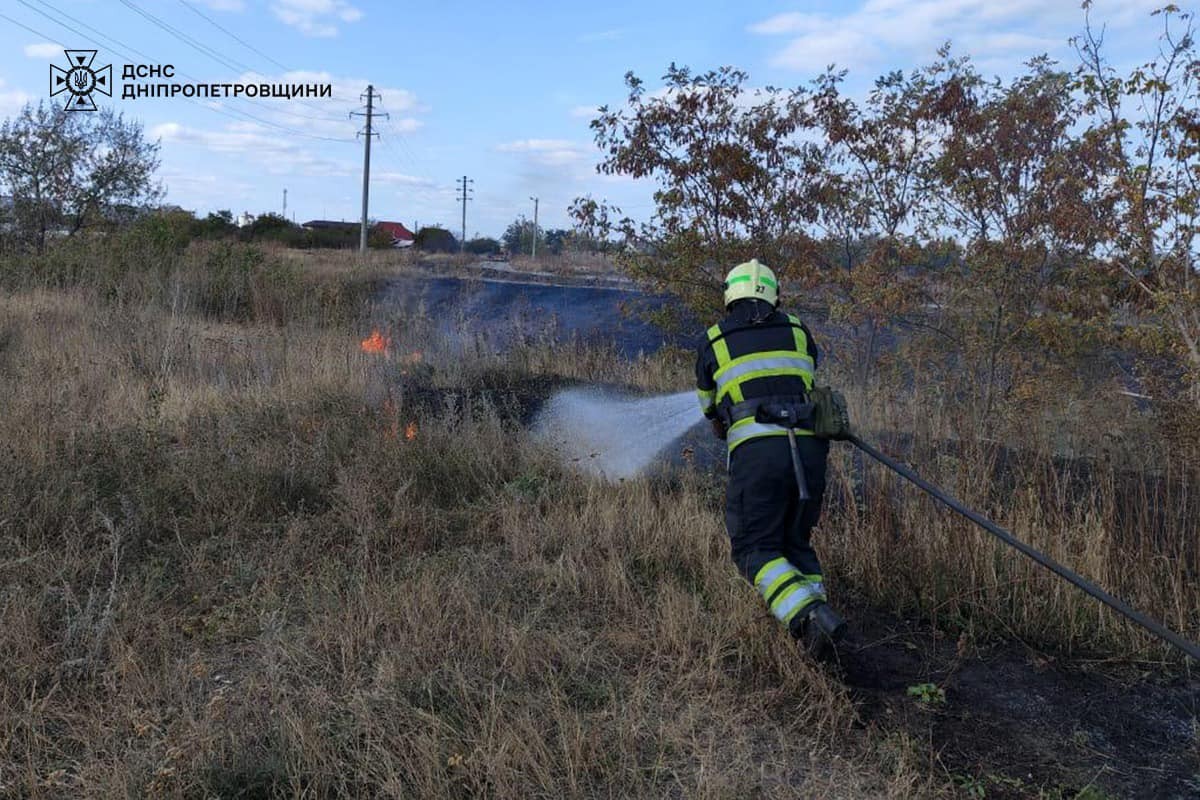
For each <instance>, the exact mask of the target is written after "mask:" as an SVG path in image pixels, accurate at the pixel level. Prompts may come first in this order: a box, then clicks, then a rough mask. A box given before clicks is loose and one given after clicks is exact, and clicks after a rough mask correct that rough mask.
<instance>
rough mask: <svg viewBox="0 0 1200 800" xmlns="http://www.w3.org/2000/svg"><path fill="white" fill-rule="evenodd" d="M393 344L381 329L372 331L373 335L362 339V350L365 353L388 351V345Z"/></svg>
mask: <svg viewBox="0 0 1200 800" xmlns="http://www.w3.org/2000/svg"><path fill="white" fill-rule="evenodd" d="M391 344H392V340H391V339H389V338H388V337H386V336H384V335H383V334H382V333H380V332H379V329H378V328H376V329H375V330H373V331H371V335H370V336H368V337H367V338H366V339H363V340H362V345H360V346H361V347H362V351H363V352H364V353H386V352H387V349H388V347H390V346H391Z"/></svg>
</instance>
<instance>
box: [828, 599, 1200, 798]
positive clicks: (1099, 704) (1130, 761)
mask: <svg viewBox="0 0 1200 800" xmlns="http://www.w3.org/2000/svg"><path fill="white" fill-rule="evenodd" d="M848 611H849V616H850V617H851V620H852V630H853V633H852V634H851V636H850V637H849V638H848V640H847V641H846V642H845V643H844V644H843V645H842V646H841V647H840V648H839V651H838V656H837V659H836V663H835V664H833V665H831V669H832V671H833V672H834V674H835V675H837V676H838V677H839V678H840V679H841V680H842V681H843V682H844V683H845V684H846V686H847V687H849V690H850V692H851V696H852V697H853V698H854V699H855V701H856V703H857V705H858V710H859V716H860V719H861V720H862V722H863V724H864V725H867V726H874V727H876V728H878V729H880V730H881V731H883V732H891V731H903V732H905V733H907V734H909V735H910V736H911V737H913V738H914V739H915V740H916V741H920V742H926V743H928V745H929V747H930V748H931V750H932V752H933V753H935V754H936V758H937V760H938V762H940V764H941V766H942V767H943V768H944V769H945V770H946V771H947V772H948V773H949V774H950V775H951V776H953V777H955V778H956V779H957V780H958V781H959V782H960V783H962V784H963V785H965V786H972V785H974V786H978V787H980V788H981V789H982V790H983V791H985V792H986V796H987V797H1029V796H1038V792H1039V790H1041V791H1043V792H1045V793H1046V794H1047V795H1048V796H1056V795H1055V794H1054V793H1055V792H1057V793H1058V795H1057V796H1064V797H1075V796H1077V795H1078V794H1079V793H1080V792H1084V791H1085V790H1088V789H1090V790H1092V791H1095V790H1097V789H1098V790H1100V791H1101V792H1102V793H1097V794H1094V795H1088V794H1083V795H1082V796H1084V797H1088V796H1097V797H1131V798H1181V799H1182V798H1196V797H1200V729H1198V728H1197V718H1198V715H1200V677H1198V676H1196V675H1193V676H1191V677H1187V676H1180V675H1175V676H1164V675H1161V674H1156V673H1155V672H1153V671H1151V672H1149V673H1143V674H1137V673H1134V672H1133V671H1132V670H1131V669H1130V668H1129V667H1123V668H1122V667H1115V668H1114V667H1111V666H1110V667H1109V668H1107V669H1105V670H1101V669H1100V668H1090V669H1089V668H1087V667H1086V666H1085V665H1081V664H1078V663H1076V664H1070V663H1062V662H1059V661H1056V660H1055V659H1054V658H1052V657H1050V656H1047V655H1045V654H1042V653H1037V652H1034V651H1031V650H1028V649H1025V648H1023V647H1020V646H1017V645H1014V644H1011V643H1004V644H998V645H995V646H992V647H989V648H987V649H985V650H983V651H981V652H966V653H960V652H959V650H960V647H959V643H958V642H956V641H955V640H954V639H953V638H952V637H949V636H946V635H944V634H941V633H940V632H938V631H936V630H934V629H932V628H929V627H928V626H925V625H922V624H919V623H916V622H913V621H911V620H905V619H901V618H898V617H896V616H894V615H891V614H888V613H887V612H884V611H881V610H879V609H871V608H862V607H860V608H853V609H849V610H848ZM970 650H971V651H973V650H974V648H970ZM922 684H935V685H936V686H938V687H940V688H941V689H942V690H944V692H945V702H944V703H937V702H934V703H929V702H923V701H922V700H921V699H919V698H918V697H916V696H913V695H910V694H909V691H908V689H909V687H913V686H920V685H922Z"/></svg>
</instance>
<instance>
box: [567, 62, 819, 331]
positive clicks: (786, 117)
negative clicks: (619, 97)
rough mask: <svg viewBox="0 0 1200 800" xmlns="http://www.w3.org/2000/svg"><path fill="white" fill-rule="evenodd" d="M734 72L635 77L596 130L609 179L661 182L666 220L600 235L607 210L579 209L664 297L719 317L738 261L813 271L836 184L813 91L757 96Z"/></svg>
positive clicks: (660, 214)
mask: <svg viewBox="0 0 1200 800" xmlns="http://www.w3.org/2000/svg"><path fill="white" fill-rule="evenodd" d="M747 80H748V75H747V74H746V73H745V72H742V71H740V70H736V69H733V68H731V67H723V68H721V69H717V70H712V71H709V72H704V73H698V74H694V73H692V72H691V70H689V69H688V68H686V67H677V66H675V65H674V64H672V65H671V66H670V68H669V69H668V70H667V74H666V75H665V76H664V81H665V84H666V86H665V88H664V89H663V90H662V91H657V92H653V93H648V92H647V91H646V87H645V84H644V83H643V81H642V80H641V79H640V78H638V77H637V76H635V75H634V74H633V73H632V72H631V73H627V74H626V76H625V84H626V87H627V88H628V90H629V95H628V99H627V102H626V103H625V105H624V106H623V107H621V108H619V109H609V108H608V107H602V108H601V109H600V114H599V116H598V117H597V118H596V119H595V120H593V121H592V124H591V127H592V131H593V132H594V135H595V141H596V144H597V146H598V147H599V148H600V150H601V151H602V152H603V153H605V157H604V160H603V161H602V162H601V163H600V164H599V166H598V168H597V169H598V170H599V171H600V172H601V173H603V174H610V175H618V174H619V175H626V176H629V177H633V178H644V179H648V180H650V181H653V182H654V183H655V184H656V185H657V189H656V191H655V193H654V201H655V208H656V210H655V214H654V216H653V218H652V220H651V221H650V222H649V223H646V224H644V225H637V224H635V223H634V222H633V221H632V220H630V219H629V218H623V219H620V220H616V221H612V222H609V223H608V224H607V226H600V227H607V230H604V231H600V230H597V220H598V218H600V217H601V216H602V212H603V210H604V209H603V207H602V205H601V204H597V203H595V202H594V201H587V200H584V201H582V202H576V203H575V205H574V206H573V207H572V210H573V213H574V214H575V216H576V222H577V224H578V226H579V227H580V228H581V229H583V230H587V231H590V232H592V233H594V234H597V235H599V238H607V234H609V233H610V232H612V231H614V230H615V231H616V232H617V233H618V234H619V236H620V237H621V238H624V240H625V242H626V247H625V248H624V249H623V250H622V251H621V253H620V254H619V255H618V263H620V264H621V265H622V266H624V267H625V268H626V269H627V270H628V271H630V272H631V273H633V274H634V275H635V276H636V277H639V278H642V279H644V280H646V281H648V282H650V283H651V284H652V285H654V286H655V287H656V288H660V289H666V290H669V291H672V292H673V293H675V294H677V295H678V296H680V297H681V298H682V299H683V300H684V301H685V302H686V303H687V304H688V305H690V306H691V307H693V308H696V309H704V310H710V309H711V308H712V306H713V302H714V301H713V298H714V297H719V293H717V292H714V291H713V289H714V288H716V287H718V286H719V285H720V282H721V279H722V277H723V275H724V272H725V270H727V269H728V268H729V267H730V266H732V265H733V264H735V263H737V262H739V261H744V260H747V259H749V258H751V257H757V258H759V259H761V260H762V261H764V262H765V263H768V264H770V265H771V266H772V267H773V268H775V269H777V271H779V272H780V273H782V276H783V277H784V278H791V277H794V276H797V275H798V274H799V273H800V272H802V271H805V270H807V269H808V268H809V267H810V265H811V254H812V251H813V249H814V248H815V241H814V239H813V238H812V237H811V235H810V233H809V231H808V227H809V226H810V225H811V224H812V223H813V221H814V220H815V219H816V217H817V210H818V203H819V200H820V192H821V180H822V178H823V176H824V170H823V167H822V163H823V159H822V153H821V148H820V146H819V145H818V144H816V143H814V142H813V141H811V138H810V137H807V136H806V134H808V133H809V132H810V131H811V130H812V129H813V127H814V125H815V123H814V120H813V119H812V116H811V114H810V113H809V110H808V107H807V104H806V102H805V92H804V90H802V89H796V90H792V91H783V90H779V89H776V88H774V87H766V88H762V89H752V88H750V87H748V86H747V85H746V83H747Z"/></svg>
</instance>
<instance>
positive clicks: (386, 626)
mask: <svg viewBox="0 0 1200 800" xmlns="http://www.w3.org/2000/svg"><path fill="white" fill-rule="evenodd" d="M183 268H184V269H186V266H185V267H183ZM335 272H336V271H335ZM335 277H336V275H335ZM176 278H177V279H178V281H180V282H182V283H187V282H188V281H192V280H194V276H188V275H186V274H183V275H178V276H176ZM342 278H346V279H348V278H349V276H347V275H343V276H342ZM353 279H354V280H358V279H359V276H358V275H357V274H355V275H354V276H353ZM165 286H166V287H167V288H168V289H169V288H170V286H171V283H170V282H169V281H168V282H167V283H166V284H165ZM172 296H174V297H181V296H184V293H179V292H176V293H174V294H173V293H172V292H170V291H167V292H165V293H163V294H161V295H157V296H152V297H146V298H144V305H143V306H142V307H141V308H133V307H132V306H130V305H129V304H123V305H120V306H115V305H113V304H110V303H103V302H97V298H96V295H95V294H94V293H93V290H92V289H90V288H81V289H78V290H70V291H62V290H55V291H48V290H40V289H28V290H19V291H14V292H10V293H7V294H5V295H3V296H2V297H0V342H2V344H0V371H2V375H3V382H2V383H0V403H2V404H3V406H4V408H5V411H6V413H5V414H4V415H3V417H2V418H0V441H3V442H4V443H5V448H4V451H3V455H2V459H3V462H2V468H0V581H2V584H0V585H2V586H3V590H2V591H3V593H2V595H0V653H3V654H4V656H3V659H4V668H3V670H2V671H0V672H2V677H0V795H5V796H20V797H105V798H108V797H119V796H128V797H143V796H161V797H218V796H219V797H225V796H261V797H268V796H270V797H326V796H331V795H346V796H364V795H366V796H393V797H461V796H466V795H472V796H488V797H598V796H603V797H629V796H644V797H662V796H678V797H733V796H737V797H740V796H745V795H746V794H755V793H760V794H764V795H769V796H772V797H865V796H880V797H885V796H894V797H903V796H911V792H912V791H914V788H913V787H914V786H921V787H924V788H922V789H921V791H922V792H924V791H926V790H927V789H928V790H932V789H931V788H930V787H929V786H926V784H927V783H928V779H927V778H924V777H922V775H921V771H920V769H919V767H920V766H922V765H921V763H919V759H918V760H917V761H913V760H912V759H917V758H918V757H917V756H916V755H915V753H916V750H915V749H912V748H909V749H903V748H902V749H901V751H900V754H899V755H898V756H897V757H896V758H895V760H893V761H892V762H889V763H890V766H887V765H884V766H881V765H880V764H877V763H875V762H874V761H873V760H872V758H873V756H874V754H877V753H879V752H882V750H883V749H886V750H888V752H891V748H892V745H891V744H890V743H876V742H874V741H873V740H871V739H870V738H868V737H863V736H861V735H858V734H853V733H852V731H851V728H850V723H851V721H852V719H853V716H854V712H853V708H852V705H851V703H850V702H849V700H848V698H847V697H846V696H845V694H844V691H843V690H842V689H841V687H839V686H838V685H837V684H836V683H834V682H832V681H830V680H829V679H828V678H827V677H826V676H825V675H824V674H823V673H821V672H820V671H819V670H815V669H813V668H811V667H809V666H806V665H805V664H804V662H803V661H801V660H800V659H798V658H797V656H796V652H795V650H794V647H793V646H792V644H791V643H790V642H789V641H787V639H786V637H785V636H784V635H783V634H782V632H780V631H779V630H778V629H777V626H775V625H774V623H773V622H772V621H771V620H770V619H769V618H768V617H767V616H766V615H765V614H764V612H763V610H762V608H761V607H760V605H759V603H758V601H757V598H756V597H755V596H754V594H753V593H752V592H749V591H747V589H746V587H745V586H744V585H743V584H742V582H741V581H740V579H739V578H738V577H737V576H736V574H735V573H734V572H733V570H732V569H731V568H730V566H729V564H728V563H727V555H726V552H725V544H724V539H723V534H722V531H721V529H720V514H719V510H718V503H719V495H718V494H716V493H715V492H714V488H713V486H711V485H709V484H706V483H703V482H697V481H695V480H692V479H683V480H681V481H672V482H652V481H649V480H639V481H632V482H628V483H626V484H623V485H618V486H607V485H601V484H597V483H594V482H591V481H588V480H586V479H584V478H582V477H580V476H577V475H573V474H571V473H569V472H565V471H564V470H563V469H562V468H561V467H559V466H558V465H556V464H554V463H553V462H552V461H551V460H549V458H548V457H547V456H546V455H545V454H544V453H542V452H540V451H538V450H537V449H536V448H534V447H533V446H532V445H531V444H529V443H528V442H527V441H526V440H525V439H524V438H523V437H522V435H521V432H520V430H519V428H518V427H517V423H516V422H515V421H514V420H513V419H512V418H511V416H510V415H509V414H508V413H507V412H505V411H504V410H503V409H499V410H498V408H497V407H496V405H495V404H494V402H493V401H492V400H489V399H484V398H483V397H482V395H480V394H479V393H478V392H476V391H475V390H478V389H483V388H486V385H485V381H486V380H487V378H488V376H494V375H496V374H498V373H499V372H501V371H504V370H507V371H508V372H509V373H511V374H512V375H514V376H517V377H519V376H520V375H522V374H523V375H525V376H528V377H537V376H542V377H548V376H550V375H559V376H562V377H581V378H582V377H594V376H596V375H597V374H598V373H599V371H600V369H601V366H600V365H601V360H600V358H599V357H598V356H597V357H591V358H588V357H584V356H583V354H582V353H581V354H580V356H581V357H580V358H576V359H569V360H566V361H564V360H562V359H552V358H550V357H549V355H547V354H545V353H543V352H541V349H540V348H541V345H539V344H537V343H532V344H530V345H529V347H527V348H523V349H521V350H519V351H518V353H517V355H516V356H514V357H515V358H516V359H517V361H516V362H514V363H506V362H504V361H502V360H500V359H499V357H498V356H495V355H490V354H485V355H480V356H479V357H478V358H474V359H472V358H460V359H459V361H458V362H456V364H454V365H452V367H453V368H451V366H445V365H443V366H442V367H441V368H439V369H436V370H434V371H433V372H429V371H424V372H420V371H417V372H414V373H413V374H410V375H401V374H400V371H401V370H402V369H403V368H405V367H407V366H409V365H404V364H401V363H400V362H399V361H396V360H390V361H389V360H386V359H383V358H379V357H374V356H371V355H369V354H363V353H362V352H360V350H359V348H358V341H359V339H360V338H361V336H363V335H364V333H363V328H364V327H365V324H364V323H363V322H361V321H357V320H343V321H340V322H333V321H331V319H330V318H329V317H328V316H327V315H325V314H323V312H322V309H321V308H320V306H318V305H313V306H312V307H311V308H309V309H307V310H303V309H302V310H301V311H297V310H295V309H292V310H290V311H289V314H288V317H287V318H286V319H283V320H281V319H279V318H277V317H275V316H270V315H268V316H267V317H266V318H264V319H262V320H256V319H255V318H254V316H253V312H252V314H251V318H250V319H248V320H247V319H243V320H241V321H234V320H231V319H223V318H220V315H218V316H217V317H216V318H214V317H213V316H212V314H211V312H210V313H209V315H207V316H205V315H201V314H199V313H197V311H196V308H195V307H194V306H192V305H190V302H189V301H187V300H186V299H185V300H180V301H178V302H174V303H171V302H165V300H166V299H167V298H170V297H172ZM208 307H209V308H210V309H211V308H213V307H214V306H212V305H211V304H210V305H209V306H208ZM215 307H225V306H215ZM264 307H265V306H264ZM301 312H303V313H301ZM410 328H411V330H416V325H413V326H410ZM397 344H399V342H398V343H397ZM664 363H665V362H664ZM628 369H630V370H631V371H630V372H629V373H627V375H629V376H632V375H633V372H632V370H633V368H632V367H630V368H628ZM670 369H671V368H670V367H668V366H662V367H661V370H662V372H661V374H660V377H659V378H658V380H667V375H668V374H669V373H670ZM554 370H557V372H554ZM608 377H609V378H610V379H611V378H613V377H616V378H618V379H619V378H621V377H622V376H620V375H616V376H614V375H612V374H609V375H608ZM509 382H510V384H511V385H514V386H515V385H516V382H517V381H516V377H514V378H511V379H510V381H509ZM430 383H432V384H434V385H436V386H441V387H443V388H446V387H452V386H458V387H460V388H465V389H466V390H467V391H460V392H457V393H455V394H454V396H455V397H456V398H457V399H456V400H455V401H454V404H453V406H452V407H447V406H446V405H444V404H442V405H439V403H442V398H444V397H445V396H446V395H444V394H443V395H430V394H428V391H427V390H428V385H429V384H430ZM385 386H393V387H395V388H394V389H393V391H392V392H391V393H390V401H391V402H390V403H388V404H386V405H385V404H383V403H381V402H378V400H379V399H380V396H381V394H387V392H386V391H385V389H384V388H383V387H385ZM647 388H649V387H647ZM418 389H419V390H421V391H418ZM409 390H411V391H409ZM422 391H424V392H425V393H424V394H422ZM411 420H415V421H416V424H417V432H416V436H415V438H414V439H413V440H412V441H408V440H406V438H405V436H404V435H403V427H402V426H403V425H405V424H406V423H408V422H409V421H411ZM398 425H399V426H401V427H398Z"/></svg>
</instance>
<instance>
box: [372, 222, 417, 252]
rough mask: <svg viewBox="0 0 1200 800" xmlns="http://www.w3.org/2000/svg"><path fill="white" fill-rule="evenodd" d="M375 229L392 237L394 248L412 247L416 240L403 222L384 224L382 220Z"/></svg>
mask: <svg viewBox="0 0 1200 800" xmlns="http://www.w3.org/2000/svg"><path fill="white" fill-rule="evenodd" d="M375 227H376V228H378V229H379V230H382V231H387V232H388V233H390V234H391V235H392V247H412V246H413V241H414V240H415V239H416V237H415V236H413V232H412V231H410V230H409V229H408V228H406V227H404V223H403V222H384V221H383V220H380V221H379V222H376V223H375Z"/></svg>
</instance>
